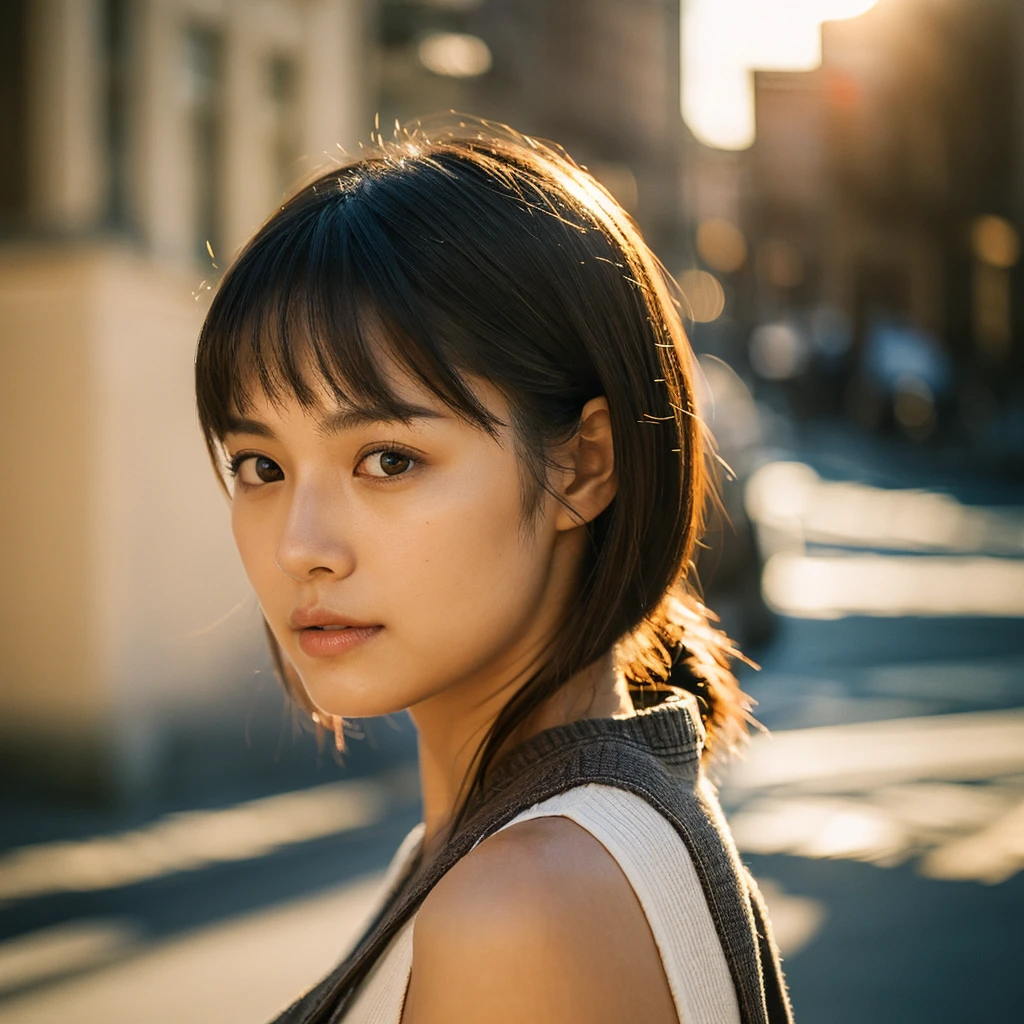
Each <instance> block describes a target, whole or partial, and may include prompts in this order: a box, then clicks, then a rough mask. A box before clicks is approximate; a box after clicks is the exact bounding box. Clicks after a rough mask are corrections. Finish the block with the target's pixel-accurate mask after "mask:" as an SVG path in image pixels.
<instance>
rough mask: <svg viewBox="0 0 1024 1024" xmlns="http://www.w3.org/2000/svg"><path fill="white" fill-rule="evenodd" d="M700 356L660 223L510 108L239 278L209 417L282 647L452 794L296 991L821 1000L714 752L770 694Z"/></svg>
mask: <svg viewBox="0 0 1024 1024" xmlns="http://www.w3.org/2000/svg"><path fill="white" fill-rule="evenodd" d="M691 374H692V370H691V353H690V350H689V347H688V344H687V341H686V338H685V335H684V333H683V329H682V326H681V323H680V319H679V314H678V313H677V311H676V305H675V302H674V300H673V298H672V293H671V289H670V282H669V279H668V278H667V276H666V275H665V274H664V273H663V271H662V270H661V268H660V266H659V264H658V263H657V261H656V260H655V258H654V257H653V256H652V254H651V253H650V251H649V250H648V249H647V248H646V246H645V245H644V243H643V241H642V239H641V238H640V236H639V234H638V232H637V229H636V227H635V226H634V225H633V223H632V222H631V221H630V219H629V218H628V217H627V216H626V215H625V214H624V213H623V211H622V210H621V209H620V208H619V207H618V206H617V205H616V204H615V203H614V201H613V200H612V199H611V198H610V197H609V195H608V194H607V192H605V191H604V190H603V189H602V188H601V187H600V186H599V185H598V184H597V183H596V182H595V181H594V180H593V178H591V177H590V176H589V175H588V174H587V173H586V172H585V171H584V170H583V169H581V168H579V167H577V166H576V165H575V164H573V163H572V162H571V161H570V160H568V159H567V158H565V157H564V156H562V155H561V154H559V153H558V152H556V151H554V150H552V149H550V148H548V147H545V146H542V145H540V144H538V143H536V142H535V141H534V140H532V139H528V138H522V137H519V136H516V135H514V134H512V133H511V132H494V131H491V130H482V129H481V130H479V131H478V130H477V126H474V127H473V128H471V130H469V131H468V132H465V133H463V134H458V133H451V132H449V133H442V134H440V135H438V136H435V137H432V138H425V137H422V136H421V135H420V134H419V133H417V132H414V133H412V134H411V135H407V136H404V137H403V138H402V139H401V140H400V141H398V142H396V143H394V144H388V145H382V146H381V148H380V150H379V151H378V152H375V153H372V154H369V155H364V156H363V158H362V159H359V160H357V161H355V162H353V163H350V164H348V165H347V166H344V167H341V168H339V169H337V170H333V171H331V172H330V173H327V174H324V175H322V176H321V177H319V178H318V179H317V180H316V181H314V182H312V183H311V184H309V185H308V186H306V187H304V188H303V189H301V190H300V191H299V192H298V193H297V194H296V195H295V196H294V197H293V198H292V199H290V200H289V201H288V202H287V203H286V204H285V205H284V206H283V207H282V208H281V209H280V210H279V211H277V212H276V213H275V214H274V215H273V216H272V217H271V218H270V220H269V221H268V222H267V223H266V224H265V225H264V227H263V228H262V229H261V230H260V231H259V232H258V233H257V234H256V236H255V237H254V238H253V239H252V240H251V241H250V242H249V244H248V245H247V246H246V247H245V249H244V250H243V252H242V253H241V255H240V256H239V257H238V259H237V261H236V262H235V264H234V265H233V266H232V268H231V269H230V270H229V271H228V273H227V274H226V275H225V278H224V281H223V283H222V284H221V287H220V289H219V291H218V293H217V295H216V297H215V299H214V301H213V304H212V307H211V309H210V312H209V315H208V317H207V320H206V324H205V326H204V328H203V331H202V335H201V338H200V342H199V350H198V355H197V361H196V378H197V389H198V403H199V415H200V420H201V423H202V427H203V430H204V431H205V434H206V438H207V441H208V444H209V447H210V452H211V455H212V457H213V458H214V460H215V463H216V464H217V465H218V467H220V468H221V469H222V470H223V472H224V474H225V481H226V485H227V486H228V488H229V490H230V493H231V495H232V524H233V529H234V535H235V539H236V541H237V544H238V548H239V551H240V553H241V557H242V561H243V563H244V565H245V569H246V572H247V573H248V576H249V579H250V580H251V582H252V585H253V587H254V589H255V591H256V595H257V597H258V599H259V602H260V606H261V608H262V611H263V615H264V616H265V619H266V622H267V625H268V630H269V635H270V638H271V645H272V647H273V649H274V651H275V656H276V658H277V661H278V666H279V668H280V670H281V674H282V676H283V678H284V680H285V681H286V683H287V685H288V687H289V688H290V689H291V691H292V693H293V694H294V696H295V697H296V699H297V700H298V701H299V702H300V703H301V704H302V705H303V706H304V707H305V708H306V709H307V710H309V711H310V712H311V714H312V715H313V717H314V720H315V721H316V722H317V723H318V724H319V725H321V726H326V727H329V728H334V729H335V730H336V733H337V730H339V729H340V723H341V720H342V719H343V718H344V717H346V716H353V717H366V716H373V715H384V714H389V713H392V712H396V711H399V710H402V709H407V710H408V711H409V713H410V715H411V717H412V720H413V722H414V723H415V725H416V729H417V732H418V739H419V764H420V775H421V782H422V792H423V806H424V822H423V824H422V825H421V826H420V827H419V828H418V829H417V830H416V831H415V832H414V833H413V834H412V835H411V836H410V837H409V839H408V840H407V841H406V843H405V844H404V845H403V847H402V849H401V850H400V851H399V853H398V854H397V855H396V858H395V861H394V863H393V865H392V868H391V871H390V874H389V879H388V884H387V892H386V894H385V896H384V898H383V900H382V903H381V906H380V909H379V912H378V914H377V916H376V918H375V920H374V921H373V923H372V924H371V926H370V927H369V929H368V931H367V933H366V934H365V935H364V936H363V938H362V939H361V941H360V942H359V943H358V945H357V946H356V948H355V950H354V952H353V953H352V954H351V955H350V956H349V957H348V958H347V959H346V960H345V961H344V962H343V963H342V964H341V965H340V966H339V967H338V968H337V969H336V970H335V971H334V972H332V974H331V975H330V976H328V977H327V978H325V979H324V980H323V982H321V983H320V984H319V985H318V986H316V987H315V988H313V989H312V990H311V991H310V992H308V993H306V995H305V996H303V997H302V998H300V999H299V1000H298V1001H297V1002H296V1003H295V1004H294V1005H293V1006H292V1007H291V1008H289V1009H288V1010H286V1011H285V1012H284V1013H283V1014H282V1015H281V1017H280V1018H278V1020H279V1021H280V1022H282V1024H284V1022H289V1024H297V1022H303V1024H312V1022H325V1024H326V1022H328V1021H345V1022H346V1024H353V1022H358V1024H364V1022H371V1021H372V1022H379V1024H399V1022H400V1021H401V1022H404V1024H442V1022H443V1024H460V1022H465V1024H469V1022H478V1021H486V1022H492V1024H503V1022H506V1021H507V1022H510V1024H511V1022H513V1021H514V1022H516V1024H520V1022H523V1021H529V1022H532V1024H555V1022H558V1024H572V1022H580V1024H582V1022H587V1024H601V1022H608V1024H611V1022H623V1021H644V1022H646V1024H669V1022H675V1021H683V1022H685V1024H735V1022H740V1021H742V1022H744V1024H746V1022H756V1024H762V1022H768V1021H771V1022H776V1021H788V1020H789V1019H790V1012H789V1005H788V1001H787V997H786V993H785V985H784V982H783V980H782V975H781V972H780V969H779V964H778V959H777V955H776V953H775V950H774V946H773V943H772V940H771V937H770V930H769V928H768V924H767V920H766V918H765V915H764V911H763V908H762V906H761V903H760V898H759V896H758V895H757V891H756V888H755V887H754V885H753V883H752V881H751V879H750V878H749V876H748V875H747V874H746V872H745V871H744V869H743V868H742V866H741V864H740V862H739V860H738V858H737V855H736V852H735V849H734V846H733V844H732V841H731V839H730V836H729V833H728V829H727V826H726V824H725V822H724V819H723V818H722V815H721V812H720V810H719V808H718V804H717V802H716V799H715V795H714V791H713V789H712V787H711V786H710V784H709V783H708V782H707V780H706V778H705V774H704V770H703V765H702V760H703V758H704V757H705V753H706V752H707V751H711V752H718V751H727V750H728V749H729V748H730V747H731V746H733V745H734V744H735V742H737V741H738V739H739V738H740V737H741V736H742V735H743V733H744V729H745V716H746V712H747V705H746V704H745V702H744V700H743V697H742V695H741V694H740V692H739V690H738V688H737V686H736V683H735V680H734V678H733V677H732V675H731V674H730V672H729V670H728V657H729V655H730V654H735V652H734V651H732V650H731V648H730V647H729V646H728V642H727V641H726V640H725V638H724V636H722V634H720V633H718V632H717V631H715V630H714V629H712V628H711V627H710V626H709V625H708V621H707V616H706V613H705V611H704V609H703V608H702V607H701V606H700V605H699V604H698V602H697V601H696V600H694V599H693V598H692V597H690V596H689V591H688V590H687V576H688V568H689V565H690V558H691V553H692V550H693V547H694V544H695V540H696V538H697V535H698V532H699V529H700V523H701V516H702V508H703V503H704V500H705V491H706V466H705V459H706V446H705V437H704V433H703V431H702V426H701V423H700V421H699V419H698V418H697V414H696V411H695V407H694V394H693V381H692V376H691ZM673 662H676V663H677V664H676V665H675V667H673ZM670 670H671V674H672V683H673V684H674V685H669V684H668V683H667V682H665V680H666V679H667V678H668V677H669V675H670ZM680 680H682V688H680V685H679V684H680ZM339 735H340V734H339Z"/></svg>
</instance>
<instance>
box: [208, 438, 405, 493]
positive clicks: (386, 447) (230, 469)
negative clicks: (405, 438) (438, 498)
mask: <svg viewBox="0 0 1024 1024" xmlns="http://www.w3.org/2000/svg"><path fill="white" fill-rule="evenodd" d="M384 452H394V453H395V454H396V455H404V456H405V457H406V458H407V459H408V460H409V461H410V462H411V463H412V465H413V468H415V467H416V466H419V465H420V464H421V463H422V462H423V459H422V457H421V456H419V455H415V454H413V452H411V451H409V449H407V448H406V447H405V446H404V445H400V444H383V445H378V446H377V447H376V448H371V449H370V450H369V451H368V452H364V453H363V454H362V455H360V456H359V458H358V459H357V460H356V466H361V465H362V464H363V463H364V462H365V461H366V460H367V459H368V458H370V456H371V455H383V454H384ZM258 458H269V456H261V455H260V454H259V453H258V452H237V453H236V454H235V455H233V456H232V457H231V458H230V459H229V460H228V463H227V465H226V466H225V467H224V469H225V471H226V472H227V474H228V476H230V477H231V478H232V479H234V480H235V481H236V482H237V483H238V484H239V485H240V486H242V487H253V486H254V485H253V484H243V483H241V481H239V480H238V474H239V472H240V470H241V468H242V465H243V463H246V462H248V461H249V459H258ZM270 461H271V462H273V461H274V460H273V459H270ZM408 475H409V474H408V472H405V473H398V474H396V475H395V476H375V477H372V478H371V479H373V480H375V481H377V482H378V483H390V482H391V481H397V480H400V479H401V478H402V477H404V476H408Z"/></svg>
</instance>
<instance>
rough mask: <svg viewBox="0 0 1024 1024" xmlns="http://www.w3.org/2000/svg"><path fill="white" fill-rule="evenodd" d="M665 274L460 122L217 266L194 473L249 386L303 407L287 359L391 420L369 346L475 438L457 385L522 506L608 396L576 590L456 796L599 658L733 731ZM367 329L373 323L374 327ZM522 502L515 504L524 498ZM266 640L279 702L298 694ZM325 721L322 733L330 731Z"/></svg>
mask: <svg viewBox="0 0 1024 1024" xmlns="http://www.w3.org/2000/svg"><path fill="white" fill-rule="evenodd" d="M673 289H674V283H673V282H672V279H671V278H670V277H669V275H668V274H666V273H665V271H664V269H663V268H662V266H661V265H660V264H659V262H658V261H657V259H656V258H655V256H654V255H653V254H652V253H651V251H650V250H649V249H648V248H647V246H646V245H645V243H644V242H643V240H642V238H641V236H640V233H639V231H638V230H637V228H636V226H635V224H634V223H633V222H632V221H631V220H630V218H629V217H628V216H627V215H626V214H625V213H624V212H623V210H622V209H621V208H620V207H619V206H618V205H617V204H616V203H615V202H614V200H613V199H612V198H611V197H610V196H609V194H608V193H607V192H606V191H605V190H604V189H603V188H602V187H601V186H600V185H599V184H598V183H597V182H596V181H595V180H594V178H592V177H591V176H590V175H589V174H588V173H587V172H586V171H585V170H584V169H582V168H580V167H579V166H577V165H576V164H574V163H573V162H572V161H571V160H570V159H569V158H568V157H567V156H565V155H564V154H563V153H561V152H560V151H558V150H556V149H554V148H552V147H550V146H547V145H543V144H541V143H538V142H536V141H535V140H533V139H530V138H525V137H522V136H518V135H516V134H515V133H513V132H511V131H509V130H506V129H500V130H495V129H493V128H491V127H487V128H484V127H483V126H482V125H481V124H479V123H477V124H473V125H471V126H470V127H469V128H468V129H467V128H465V127H463V128H462V129H461V130H454V129H451V130H445V131H440V132H438V133H434V134H432V135H431V136H430V137H427V136H426V135H425V134H424V133H423V131H422V130H421V129H417V130H413V131H410V132H406V133H401V134H400V135H399V137H398V138H397V139H396V141H395V142H393V143H383V142H380V144H379V145H378V146H377V147H376V148H375V149H374V150H373V151H372V152H366V153H364V155H363V156H362V157H361V158H360V159H358V160H354V161H352V162H350V163H347V164H345V165H343V166H340V167H338V168H336V169H333V170H331V171H329V172H327V173H323V174H321V175H319V176H318V177H317V178H316V179H315V180H314V181H312V182H310V183H309V184H307V185H306V186H304V187H303V188H301V189H300V190H299V191H298V192H297V193H296V194H295V195H294V196H292V198H291V199H289V200H288V201H287V202H286V203H285V204H284V205H283V206H282V207H281V208H280V209H279V210H278V211H276V212H275V213H274V214H273V216H271V217H270V219H269V220H268V221H267V222H266V224H264V226H263V227H262V228H261V229H260V230H259V231H258V232H257V233H256V235H255V236H254V237H253V238H252V240H251V241H250V242H249V243H248V244H247V245H246V246H245V248H244V249H243V250H242V252H241V254H240V255H239V256H238V258H237V260H236V261H235V262H234V264H233V266H232V267H231V268H230V269H229V270H228V271H227V273H226V274H225V275H224V279H223V282H222V283H221V285H220V288H219V290H218V292H217V294H216V296H215V297H214V299H213V302H212V305H211V308H210V311H209V314H208V316H207V318H206V322H205V324H204V326H203V330H202V333H201V335H200V339H199V348H198V353H197V356H196V391H197V397H198V407H199V419H200V423H201V425H202V429H203V432H204V434H205V436H206V440H207V444H208V447H209V450H210V453H211V457H212V458H213V460H214V463H215V465H218V466H221V465H222V464H223V459H222V455H221V451H220V442H221V441H222V440H223V437H224V435H225V433H226V430H227V425H228V422H229V419H230V417H231V416H233V415H242V414H244V413H245V411H246V409H247V406H248V405H249V403H250V401H251V399H252V396H253V394H254V391H257V390H258V391H259V392H262V393H264V394H266V395H267V396H268V397H269V398H270V399H271V400H278V399H281V398H287V397H293V398H295V399H297V400H298V401H299V402H301V403H303V404H305V405H307V406H308V405H311V404H313V403H314V402H315V400H316V399H315V393H314V390H313V388H312V387H311V381H310V380H309V379H308V377H307V373H308V370H307V369H305V368H307V367H312V368H313V372H314V373H315V374H317V375H318V377H319V378H320V381H319V382H320V383H321V384H323V385H325V386H326V387H327V388H328V389H329V390H330V392H331V393H333V395H334V396H335V397H336V398H337V399H338V401H339V402H344V403H350V404H353V405H357V406H360V407H368V408H370V409H372V410H373V411H374V412H375V413H377V414H379V415H381V416H394V417H399V418H401V417H403V416H404V415H407V410H405V408H404V407H403V405H402V403H401V401H400V400H399V399H398V397H397V396H396V395H395V394H394V393H393V391H392V389H391V388H390V387H389V385H388V383H387V380H386V378H385V376H384V375H383V373H382V369H381V362H380V351H379V345H380V342H379V339H380V338H381V337H384V338H386V339H387V348H388V353H389V355H390V356H391V357H393V358H394V359H395V360H397V362H398V364H399V365H400V366H401V367H402V368H403V369H405V370H406V371H408V373H409V374H410V375H411V376H412V378H413V379H415V380H417V381H419V382H421V383H422V385H423V386H424V387H425V388H427V389H429V390H430V391H431V392H432V393H433V394H434V395H436V396H437V397H438V399H440V400H441V401H442V402H444V403H445V404H446V405H448V406H449V407H450V408H451V409H452V410H453V411H454V412H455V413H457V414H458V415H460V416H462V417H464V418H465V419H466V420H468V421H469V422H471V423H474V424H476V425H477V426H479V427H480V428H481V429H483V430H488V431H492V432H493V430H494V429H495V427H496V424H495V423H494V421H493V418H492V417H491V416H490V414H489V413H488V412H487V410H485V409H484V408H483V407H482V406H481V404H480V403H479V402H478V401H477V399H476V397H475V396H474V393H473V391H472V389H471V387H470V386H469V383H468V380H469V379H470V378H472V377H477V378H483V379H485V380H487V381H489V382H490V383H491V384H492V385H494V386H495V387H497V388H498V389H499V390H500V391H501V392H502V394H503V395H504V397H505V399H506V400H507V402H508V404H509V407H510V409H511V417H512V427H513V430H514V435H515V437H516V439H517V445H518V449H519V455H520V462H521V465H522V466H523V469H524V483H525V493H526V495H527V498H528V501H527V507H526V513H527V514H528V513H529V511H530V508H531V500H535V498H536V496H537V495H538V494H539V493H540V489H541V488H543V487H544V486H545V484H546V468H547V466H548V465H549V461H548V457H547V453H548V452H549V451H550V449H551V448H552V446H553V445H554V444H556V443H557V442H559V441H564V440H566V439H567V438H569V437H571V436H572V434H573V433H574V432H575V430H576V429H577V428H578V425H579V418H580V413H581V410H582V408H583V406H584V404H585V403H586V402H587V401H588V400H589V399H591V398H594V397H595V396H598V395H604V396H606V397H607V400H608V405H609V410H610V415H611V421H612V433H613V437H614V445H615V463H616V471H617V477H618V492H617V495H616V497H615V499H614V500H613V501H612V503H611V504H610V506H609V507H608V508H607V509H606V511H604V512H603V513H602V514H601V515H600V516H598V517H597V519H596V520H594V521H593V522H592V523H590V524H589V525H588V527H587V529H588V530H589V533H590V538H591V543H590V545H589V551H588V555H587V559H586V563H585V565H584V566H583V569H582V573H581V577H580V586H579V591H578V593H577V595H576V599H575V601H574V602H573V603H572V604H571V606H570V607H569V608H568V609H566V612H565V616H564V619H563V621H562V623H561V627H560V629H559V631H558V634H557V636H555V637H554V638H552V642H551V644H550V648H549V651H548V655H547V657H548V660H547V661H546V663H545V664H544V665H543V666H542V667H541V668H540V669H539V670H538V671H537V672H536V673H535V674H534V675H533V676H532V678H530V679H529V680H528V681H527V682H526V683H525V684H524V685H523V686H522V687H521V688H520V689H519V691H518V692H517V693H516V694H515V695H514V696H513V697H512V698H511V699H510V700H509V702H508V703H507V705H506V706H505V707H504V709H503V710H502V711H501V713H500V714H499V716H498V718H497V720H496V721H495V723H494V725H493V727H492V729H491V731H490V734H489V735H488V736H487V737H486V739H485V741H484V743H483V744H482V747H481V749H480V752H479V754H478V760H477V768H476V773H475V776H474V779H473V780H472V785H471V790H472V793H471V794H470V795H472V794H473V793H479V791H481V789H482V787H483V785H484V782H485V781H486V777H487V773H488V770H489V768H490V767H491V766H492V764H493V761H494V759H495V757H496V755H497V754H498V753H499V752H500V751H501V749H502V748H503V747H504V746H505V745H507V743H508V741H509V739H510V738H511V737H512V736H513V735H514V734H515V730H516V729H517V728H518V727H519V726H520V725H521V724H522V723H523V722H524V721H525V720H526V718H527V717H528V716H529V715H530V714H531V713H532V712H533V711H534V710H536V709H537V707H538V706H539V705H540V703H541V702H542V701H544V700H545V699H546V698H547V697H549V696H550V695H551V694H553V693H554V692H555V691H556V690H558V689H559V687H561V686H562V685H563V684H564V683H565V682H567V681H568V679H569V678H570V677H572V676H573V675H575V674H576V673H577V672H579V671H580V670H582V669H583V668H585V667H586V666H588V665H590V664H592V663H593V662H594V661H596V660H597V659H598V658H600V657H602V656H603V655H605V654H606V653H607V652H608V651H609V650H611V649H612V648H615V649H616V650H617V654H618V659H619V664H620V665H621V666H622V668H623V670H624V671H625V673H626V676H627V678H628V679H629V680H630V682H631V684H632V685H633V686H635V687H637V688H638V689H642V688H645V687H646V688H648V689H651V688H654V689H657V688H659V685H663V684H662V681H663V680H665V679H666V677H668V676H669V673H670V670H672V669H673V662H674V661H675V662H677V663H680V662H682V663H685V666H684V668H683V669H681V670H680V669H679V668H677V669H676V670H675V671H674V672H673V682H674V683H678V682H679V681H680V680H681V682H682V685H683V686H685V687H686V688H688V689H692V690H694V691H695V692H696V693H697V695H698V698H699V700H700V702H701V707H702V714H703V716H704V718H705V722H706V725H707V727H708V733H709V749H712V750H714V749H716V748H717V749H724V748H729V747H731V746H733V745H734V744H735V743H736V742H737V741H738V740H739V738H740V737H741V736H743V735H745V731H746V722H745V719H746V717H747V712H748V707H749V704H748V702H747V700H746V698H745V697H744V696H743V695H742V694H741V692H740V690H739V688H738V686H737V684H736V680H735V678H734V677H733V675H732V673H731V671H730V670H729V662H730V658H731V657H733V656H735V655H736V654H737V652H736V651H735V649H734V648H733V647H732V646H731V644H730V642H729V641H728V640H727V639H726V637H725V636H724V634H722V633H721V632H720V631H718V630H717V629H714V628H713V627H712V626H711V624H710V623H709V615H708V613H707V610H706V609H705V608H704V607H703V606H702V604H701V603H700V602H699V601H698V600H697V598H696V597H695V591H694V581H693V580H692V578H691V575H692V565H691V557H692V554H693V550H694V545H695V543H696V541H697V538H698V535H699V533H700V530H701V525H702V521H703V512H704V506H705V501H706V499H707V496H708V490H709V476H708V474H709V470H708V464H709V439H708V437H707V434H706V431H705V429H704V427H703V424H702V422H701V420H700V419H699V417H698V415H697V410H696V408H695V401H694V388H693V380H692V374H693V372H694V371H693V359H692V353H691V350H690V347H689V344H688V342H687V339H686V336H685V333H684V330H683V326H682V323H681V321H680V317H679V313H678V311H677V308H678V296H677V295H676V294H675V292H674V290H673ZM382 332H383V333H382ZM531 495H532V496H533V499H530V496H531ZM271 643H272V647H274V649H275V656H276V658H277V659H278V664H279V667H280V669H281V671H282V675H283V676H284V679H285V681H286V683H287V684H288V685H289V688H290V689H291V691H292V694H293V696H294V697H295V698H296V699H297V700H298V701H299V703H300V704H301V705H302V706H304V707H306V709H307V710H309V711H310V712H312V713H314V717H315V720H317V721H318V722H323V721H325V720H329V719H330V716H325V715H323V713H319V714H317V713H316V711H315V709H314V708H312V707H311V706H310V703H309V700H308V697H306V695H305V693H304V691H303V689H302V686H301V683H300V682H299V681H298V680H297V679H296V678H295V677H294V672H293V671H290V670H289V667H288V666H287V665H285V664H284V663H283V659H282V658H281V654H280V651H279V650H277V648H276V644H274V643H273V640H271ZM332 724H333V725H334V726H335V729H336V735H340V734H339V733H338V731H337V727H338V724H339V723H337V722H333V723H332Z"/></svg>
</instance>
